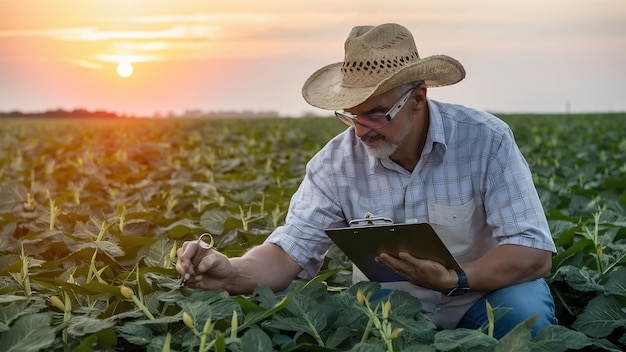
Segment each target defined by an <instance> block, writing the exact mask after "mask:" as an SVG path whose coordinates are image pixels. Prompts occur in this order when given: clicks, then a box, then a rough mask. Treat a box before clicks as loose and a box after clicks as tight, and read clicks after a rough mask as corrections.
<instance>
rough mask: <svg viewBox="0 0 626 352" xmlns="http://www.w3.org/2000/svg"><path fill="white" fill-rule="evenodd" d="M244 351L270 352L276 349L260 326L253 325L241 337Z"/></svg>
mask: <svg viewBox="0 0 626 352" xmlns="http://www.w3.org/2000/svg"><path fill="white" fill-rule="evenodd" d="M241 347H242V348H241V351H242V352H265V351H267V352H270V351H274V347H273V346H272V340H271V339H270V337H269V336H268V335H267V334H266V333H265V332H264V331H263V330H261V329H260V328H258V327H251V328H250V329H249V330H248V331H246V332H245V333H244V334H243V336H242V337H241Z"/></svg>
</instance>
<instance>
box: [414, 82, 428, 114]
mask: <svg viewBox="0 0 626 352" xmlns="http://www.w3.org/2000/svg"><path fill="white" fill-rule="evenodd" d="M426 92H427V88H426V86H425V85H423V84H422V85H421V86H420V87H419V88H417V89H416V90H415V92H413V94H412V95H413V96H412V99H413V100H415V103H416V104H415V108H416V109H417V110H421V109H423V108H424V107H425V106H426Z"/></svg>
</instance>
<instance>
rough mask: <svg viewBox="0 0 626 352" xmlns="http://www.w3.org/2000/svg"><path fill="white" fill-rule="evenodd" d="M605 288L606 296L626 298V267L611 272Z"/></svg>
mask: <svg viewBox="0 0 626 352" xmlns="http://www.w3.org/2000/svg"><path fill="white" fill-rule="evenodd" d="M604 288H605V289H606V292H605V293H606V294H609V295H616V296H622V297H624V296H626V267H624V266H623V267H620V268H619V269H617V270H615V271H613V272H611V273H610V274H609V278H608V280H607V282H606V284H605V285H604Z"/></svg>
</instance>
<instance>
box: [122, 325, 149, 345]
mask: <svg viewBox="0 0 626 352" xmlns="http://www.w3.org/2000/svg"><path fill="white" fill-rule="evenodd" d="M115 330H116V331H117V332H119V334H120V337H122V338H124V339H125V340H126V341H128V342H130V343H132V344H134V345H139V346H145V345H147V344H149V343H150V341H151V340H152V338H153V334H152V330H151V329H150V328H148V327H147V326H143V325H140V324H126V325H121V326H116V327H115Z"/></svg>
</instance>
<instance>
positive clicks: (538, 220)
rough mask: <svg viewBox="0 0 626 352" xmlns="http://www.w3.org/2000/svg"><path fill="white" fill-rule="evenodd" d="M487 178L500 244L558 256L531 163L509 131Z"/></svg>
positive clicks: (491, 219)
mask: <svg viewBox="0 0 626 352" xmlns="http://www.w3.org/2000/svg"><path fill="white" fill-rule="evenodd" d="M501 136H502V139H501V140H500V144H499V145H497V146H495V150H494V152H493V153H492V155H493V157H492V158H491V160H490V161H489V164H488V167H487V175H486V192H485V211H486V213H487V222H488V223H489V225H490V226H492V227H493V228H494V237H495V238H496V240H497V241H498V243H499V244H516V245H522V246H527V247H532V248H538V249H543V250H547V251H551V252H556V247H555V245H554V240H553V239H552V235H551V233H550V228H549V227H548V222H547V219H546V216H545V212H544V210H543V206H542V204H541V201H540V199H539V196H538V194H537V190H536V189H535V185H534V183H533V179H532V174H531V172H530V168H529V167H528V163H527V162H526V160H525V159H524V156H523V155H522V153H521V152H520V150H519V148H518V147H517V144H516V143H515V140H514V137H513V133H512V132H511V130H510V129H506V132H505V133H503V134H502V135H501Z"/></svg>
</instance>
